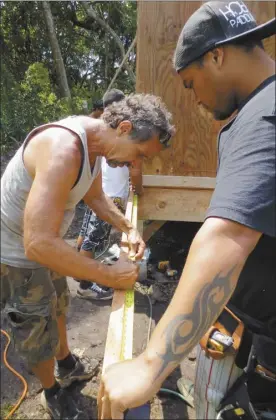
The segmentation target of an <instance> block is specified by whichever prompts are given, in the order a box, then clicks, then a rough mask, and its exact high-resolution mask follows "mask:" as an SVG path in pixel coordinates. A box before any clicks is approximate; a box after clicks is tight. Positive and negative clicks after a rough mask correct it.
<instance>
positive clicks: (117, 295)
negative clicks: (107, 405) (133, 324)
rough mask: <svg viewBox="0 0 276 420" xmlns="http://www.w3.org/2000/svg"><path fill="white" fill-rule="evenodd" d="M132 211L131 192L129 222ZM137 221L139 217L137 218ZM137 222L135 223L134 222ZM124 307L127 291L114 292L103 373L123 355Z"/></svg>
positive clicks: (128, 210)
mask: <svg viewBox="0 0 276 420" xmlns="http://www.w3.org/2000/svg"><path fill="white" fill-rule="evenodd" d="M132 211H133V193H132V192H131V193H130V195H129V199H128V203H127V208H126V213H125V216H126V218H127V219H128V220H131V218H132ZM136 220H137V216H136ZM134 222H135V221H134ZM122 242H124V243H127V238H126V235H125V234H123V235H122ZM122 250H123V251H124V252H126V253H128V248H127V247H122ZM124 305H125V291H124V290H114V296H113V300H112V306H111V314H110V317H109V323H108V330H107V338H106V345H105V352H104V359H103V368H102V372H104V371H105V369H106V368H107V367H108V366H109V365H111V364H113V363H116V362H119V360H120V353H121V342H122V333H123V323H122V320H123V315H124ZM130 338H131V342H130V343H129V346H130V347H131V348H130V347H129V346H128V348H129V349H130V351H131V352H132V336H131V337H130Z"/></svg>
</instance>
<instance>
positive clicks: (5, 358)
mask: <svg viewBox="0 0 276 420" xmlns="http://www.w3.org/2000/svg"><path fill="white" fill-rule="evenodd" d="M1 334H3V335H4V336H5V337H6V338H7V340H8V341H7V344H6V347H5V350H4V355H3V358H4V364H5V365H6V366H7V368H8V369H9V370H10V371H11V372H12V373H13V374H14V375H15V376H17V377H18V378H19V379H20V380H21V382H22V383H23V386H24V389H23V392H22V394H21V396H20V398H19V400H18V401H17V403H16V404H15V405H14V406H13V408H12V409H11V411H10V412H9V413H8V415H7V416H6V417H5V420H8V419H9V418H10V417H11V416H12V415H13V414H14V413H15V411H16V410H17V409H18V408H19V406H20V404H21V403H22V401H23V400H24V398H25V397H26V394H27V390H28V385H27V382H26V380H25V379H24V378H23V376H22V375H20V373H18V372H17V371H16V370H15V369H14V368H13V367H12V366H11V365H10V364H9V362H8V360H7V352H8V348H9V345H10V342H11V339H10V336H9V334H8V333H7V332H6V331H5V330H2V329H1Z"/></svg>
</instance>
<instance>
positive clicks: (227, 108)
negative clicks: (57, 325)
mask: <svg viewBox="0 0 276 420" xmlns="http://www.w3.org/2000/svg"><path fill="white" fill-rule="evenodd" d="M275 28H276V23H275V19H273V20H271V21H269V22H267V23H266V24H263V25H260V26H257V24H256V21H255V19H254V17H253V16H252V14H251V12H250V11H249V10H248V8H247V6H246V5H245V4H244V3H243V2H242V1H232V2H221V1H212V2H208V3H205V4H204V5H203V6H201V7H200V8H199V9H198V10H197V11H196V12H195V13H194V14H193V15H192V16H191V17H190V18H189V20H188V21H187V22H186V24H185V26H184V28H183V30H182V32H181V35H180V37H179V40H178V44H177V47H176V51H175V59H174V66H175V69H176V70H177V72H178V73H179V76H180V77H181V79H182V81H183V85H184V87H185V88H188V89H192V90H193V91H194V94H195V96H196V99H197V102H198V104H199V105H201V106H203V107H204V108H205V109H206V110H207V111H209V112H211V113H212V114H213V116H214V118H215V119H217V120H224V119H226V118H228V117H230V116H231V115H232V114H233V113H234V112H237V113H236V116H235V117H234V118H232V119H231V121H230V122H229V123H228V124H227V125H226V126H225V127H224V128H223V129H222V130H221V132H220V134H219V139H218V140H219V141H218V166H219V167H218V174H217V183H216V188H215V191H214V194H213V197H212V200H211V204H210V207H209V209H208V211H207V215H206V219H205V222H204V224H203V225H202V227H201V229H200V230H199V232H198V234H197V235H196V237H195V238H194V241H193V243H192V245H191V249H190V252H189V255H188V258H187V262H186V265H185V268H184V271H183V274H182V276H181V279H180V282H179V285H178V288H177V290H176V293H175V295H174V296H173V298H172V301H171V303H170V305H169V307H168V309H167V310H166V312H165V314H164V316H163V317H162V319H161V320H160V322H159V324H158V325H157V327H156V329H155V331H154V333H153V335H152V338H151V340H150V342H149V344H148V346H147V348H146V350H145V351H144V352H143V353H142V354H141V355H140V356H139V357H137V358H135V359H133V360H128V361H126V362H124V363H120V364H117V365H113V366H111V367H110V368H109V369H107V371H106V372H105V374H104V377H103V389H104V397H103V399H102V398H99V401H98V403H99V405H100V410H101V411H102V412H103V413H104V418H107V417H108V416H110V417H112V418H114V419H115V418H116V419H119V418H120V419H122V418H123V412H124V411H125V410H126V409H128V408H132V407H137V406H140V405H141V404H143V403H145V402H146V401H148V400H149V399H150V398H151V397H152V396H153V395H154V394H155V393H156V392H157V391H158V390H159V388H160V387H161V384H162V382H163V381H164V379H165V378H166V377H167V376H168V375H169V374H170V373H171V372H172V371H173V370H174V369H175V368H176V367H177V366H178V364H179V363H180V362H181V360H182V359H183V358H184V357H186V356H187V355H188V353H189V352H190V351H191V349H192V348H193V347H194V346H195V345H196V344H197V343H198V342H199V341H200V339H201V338H202V337H203V335H204V334H205V333H206V332H207V330H208V329H209V328H210V327H211V326H212V325H213V323H214V322H215V321H216V319H217V318H218V316H219V315H220V314H221V312H222V311H223V308H224V307H225V305H226V304H227V303H228V301H229V300H230V299H231V301H230V302H231V309H232V310H233V311H234V312H235V313H236V314H238V316H239V317H240V318H241V319H242V320H243V322H244V323H245V324H246V326H247V327H248V329H247V330H248V331H249V333H251V332H252V328H253V330H254V327H255V330H254V332H258V333H259V334H262V337H261V338H260V337H257V341H256V342H255V341H254V344H255V349H257V350H258V354H257V356H256V357H257V362H258V363H259V365H260V366H261V368H262V374H263V376H265V375H267V376H270V379H271V382H269V381H268V380H265V379H262V378H261V377H260V376H258V379H257V380H258V381H259V383H260V385H259V387H258V388H257V392H256V388H254V387H253V389H250V388H251V385H250V384H251V383H252V382H254V381H251V379H252V378H253V379H254V380H255V379H256V376H257V375H256V374H255V373H251V379H250V380H249V381H248V387H249V392H250V399H251V401H253V403H259V402H261V403H264V402H265V403H268V404H270V403H273V401H274V402H275V395H276V390H275V384H276V383H275V382H274V383H273V382H272V380H273V378H274V380H275V378H276V375H275V374H276V361H275V358H276V351H275V340H276V305H275V301H276V300H275V296H276V278H275V261H276V255H275V254H276V253H275V250H276V246H275V245H276V244H275V242H276V241H275V236H276V225H275V191H276V189H275V163H276V162H275V63H274V61H273V60H272V59H271V58H270V57H269V56H268V54H267V53H266V52H265V51H264V49H263V46H262V42H261V41H262V39H263V38H266V37H268V36H271V35H274V34H275ZM252 267H253V268H252ZM248 273H250V275H248ZM255 338H256V337H255V336H254V339H253V340H255ZM264 343H265V349H267V350H269V351H268V352H267V354H264V353H262V351H259V350H260V349H261V350H262V349H264ZM249 348H250V346H249ZM273 348H274V351H273ZM247 359H248V355H247V358H246V360H247ZM254 363H255V362H254ZM243 366H244V364H243ZM254 368H255V365H254ZM233 369H235V366H234V364H232V369H231V370H233ZM138 372H139V374H138ZM273 372H274V373H273ZM220 375H221V377H223V371H222V370H221V371H220ZM118 378H120V380H119V381H118ZM217 379H218V378H217ZM229 379H230V377H229ZM203 380H205V385H208V384H207V382H208V377H207V378H205V379H204V378H203ZM262 381H263V382H262ZM226 382H227V381H226ZM228 382H229V381H228ZM232 382H233V381H232ZM267 384H270V385H271V386H267ZM212 387H213V388H214V387H215V382H212V383H211V384H210V391H212ZM205 388H206V389H205V395H204V396H203V399H205V398H207V399H208V404H209V406H208V404H207V410H206V412H204V413H203V414H202V413H201V414H200V412H199V410H198V407H196V409H197V417H196V418H216V416H217V415H218V413H217V410H218V409H219V403H220V400H221V398H222V395H217V394H216V395H215V392H213V393H212V392H211V393H210V392H209V390H208V388H207V387H205ZM262 389H265V395H264V396H262V392H261V391H262ZM263 397H264V398H263ZM214 398H216V399H217V400H216V401H215V402H214ZM235 404H237V405H236V406H238V407H241V406H242V404H240V403H239V404H238V403H236V401H234V405H235ZM245 406H246V407H245V409H244V410H243V414H245V412H246V410H247V409H248V407H249V404H248V401H247V405H246V404H245ZM210 407H211V408H212V410H210V411H209V412H208V409H209V408H210ZM234 408H235V407H234ZM249 411H250V409H249ZM241 413H242V411H241V409H238V411H237V412H235V413H234V412H233V411H232V412H231V415H232V417H231V418H235V415H241ZM247 415H248V412H247ZM250 415H252V412H251V413H249V417H246V418H256V417H254V415H253V417H250ZM220 418H223V417H220ZM227 418H230V417H227ZM236 418H237V417H236ZM239 418H240V417H239Z"/></svg>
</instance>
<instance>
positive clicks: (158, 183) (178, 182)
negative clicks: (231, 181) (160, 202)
mask: <svg viewBox="0 0 276 420" xmlns="http://www.w3.org/2000/svg"><path fill="white" fill-rule="evenodd" d="M215 185H216V179H215V178H207V177H199V176H172V175H143V186H144V187H163V188H194V189H211V190H213V189H214V188H215Z"/></svg>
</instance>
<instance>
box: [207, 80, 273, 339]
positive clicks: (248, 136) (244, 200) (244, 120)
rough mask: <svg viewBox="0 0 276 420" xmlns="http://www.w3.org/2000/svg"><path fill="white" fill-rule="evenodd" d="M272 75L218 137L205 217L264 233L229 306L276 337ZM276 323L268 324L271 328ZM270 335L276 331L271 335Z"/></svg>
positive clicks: (243, 105)
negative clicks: (214, 176)
mask: <svg viewBox="0 0 276 420" xmlns="http://www.w3.org/2000/svg"><path fill="white" fill-rule="evenodd" d="M275 133H276V115H275V76H272V77H270V78H268V79H267V80H265V81H264V82H263V83H262V84H261V85H260V86H259V87H258V88H257V89H256V90H255V91H254V92H252V94H251V95H250V96H249V97H248V98H247V99H246V101H244V102H243V104H241V106H240V108H239V111H238V114H237V115H236V117H235V118H234V119H233V120H231V121H230V122H229V123H228V124H227V125H226V126H225V127H223V129H222V130H221V132H220V134H219V141H218V173H217V179H216V188H215V191H214V194H213V197H212V200H211V203H210V207H209V209H208V211H207V214H206V218H208V217H220V218H224V219H229V220H233V221H235V222H238V223H241V224H243V225H245V226H248V227H250V228H253V229H255V230H257V231H259V232H262V233H263V235H262V237H261V239H260V241H259V243H258V244H257V246H256V248H255V250H254V251H253V252H252V254H251V255H250V256H249V258H248V260H247V262H246V264H245V267H244V269H243V271H242V273H241V275H240V278H239V281H238V285H237V287H236V290H235V292H234V295H233V296H232V299H231V301H230V303H231V304H232V305H234V307H236V308H238V309H239V310H240V311H242V312H244V313H246V314H248V315H250V316H251V317H254V318H256V319H258V320H260V321H262V322H265V323H269V328H270V329H273V335H275V334H276V199H275V196H276V181H275V176H276V174H275V166H276V159H275ZM274 323H275V325H272V324H274ZM274 331H275V332H274Z"/></svg>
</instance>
